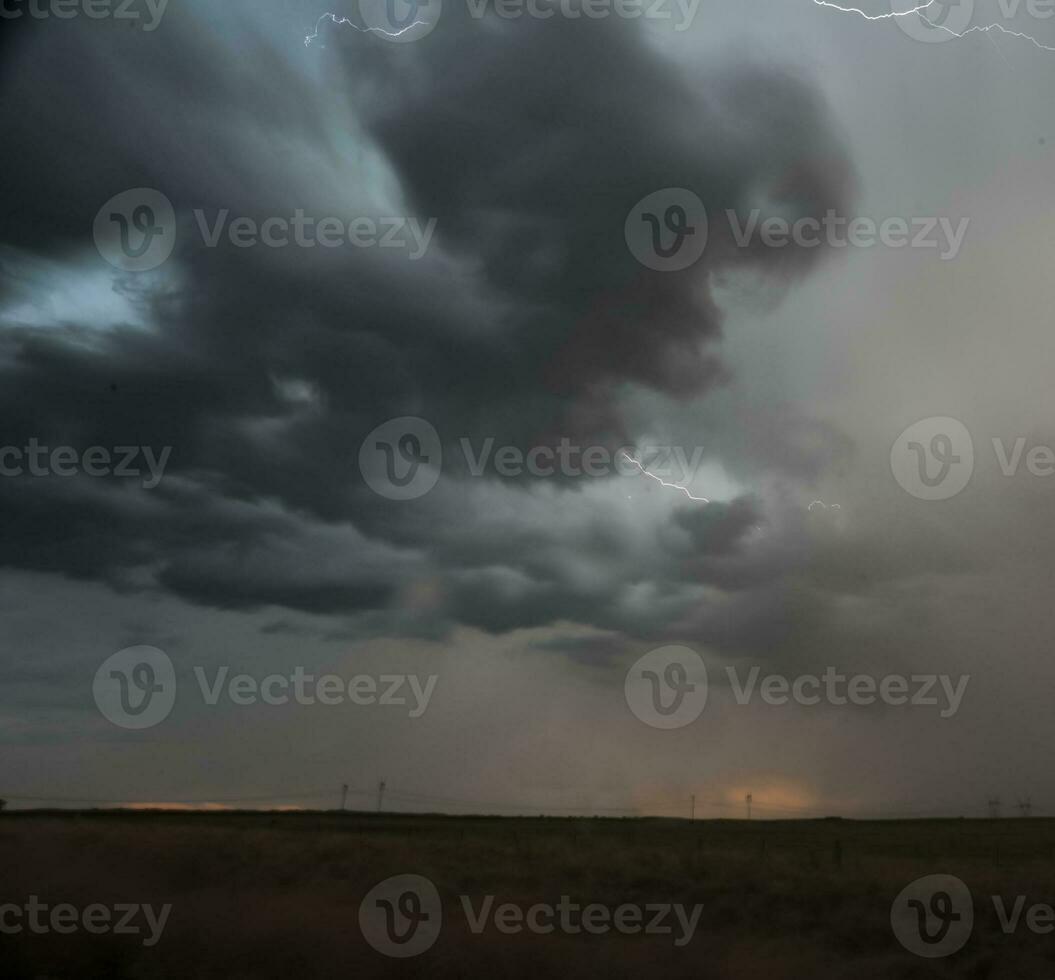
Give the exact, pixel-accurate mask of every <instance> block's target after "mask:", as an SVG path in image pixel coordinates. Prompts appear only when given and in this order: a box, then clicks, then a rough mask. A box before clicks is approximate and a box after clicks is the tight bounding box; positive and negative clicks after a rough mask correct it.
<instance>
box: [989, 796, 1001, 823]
mask: <svg viewBox="0 0 1055 980" xmlns="http://www.w3.org/2000/svg"><path fill="white" fill-rule="evenodd" d="M999 816H1000V797H999V796H994V797H992V798H991V799H990V800H989V819H990V820H996V819H997V818H998V817H999Z"/></svg>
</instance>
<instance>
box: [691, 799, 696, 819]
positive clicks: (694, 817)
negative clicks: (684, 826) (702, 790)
mask: <svg viewBox="0 0 1055 980" xmlns="http://www.w3.org/2000/svg"><path fill="white" fill-rule="evenodd" d="M689 819H690V820H695V819H696V794H695V793H693V794H692V802H691V803H690V804H689Z"/></svg>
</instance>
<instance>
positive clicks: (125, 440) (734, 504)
mask: <svg viewBox="0 0 1055 980" xmlns="http://www.w3.org/2000/svg"><path fill="white" fill-rule="evenodd" d="M297 8H298V5H291V4H284V3H279V2H275V3H272V4H266V3H265V4H261V3H259V2H254V3H252V4H249V3H230V4H225V5H224V9H223V10H222V11H221V10H217V9H215V5H209V4H206V3H204V2H194V3H186V4H182V5H180V7H179V8H178V9H177V8H176V7H175V6H173V8H172V9H170V10H168V12H167V15H166V19H165V22H164V24H163V26H162V28H161V29H159V30H157V31H155V32H152V33H150V34H148V35H144V34H142V33H140V32H135V31H131V32H124V33H123V32H118V31H113V30H109V31H105V30H101V29H99V28H100V25H95V24H82V23H80V22H77V23H70V24H69V25H63V26H64V27H68V29H67V30H64V31H63V32H62V33H61V34H59V33H58V32H52V33H51V34H49V36H48V37H46V38H45V37H44V36H43V34H42V33H41V32H37V34H35V35H34V34H30V35H29V36H27V37H26V38H25V40H24V41H23V42H22V43H21V44H20V46H18V47H16V48H15V49H14V50H13V52H12V54H13V61H12V63H11V64H9V67H8V70H7V73H6V78H5V84H6V85H7V86H8V90H9V96H10V97H9V99H8V100H6V101H5V104H4V106H3V107H0V124H2V125H3V128H4V131H5V133H7V134H8V138H9V140H10V141H11V142H12V143H13V144H16V145H19V146H20V147H22V149H21V150H20V152H19V154H18V155H17V156H16V157H15V158H14V159H13V160H12V161H11V162H10V167H9V168H8V170H7V172H6V174H5V178H6V179H5V181H4V182H3V185H2V186H0V199H2V203H3V208H4V211H5V213H6V214H7V215H8V219H7V221H6V222H5V227H4V234H3V245H4V251H3V253H2V254H3V258H2V265H0V339H2V345H0V351H2V354H0V371H2V380H3V384H2V385H0V415H2V417H3V418H4V420H5V423H4V427H3V429H4V433H5V435H6V438H5V439H4V440H3V441H4V443H5V444H11V445H21V444H23V443H24V441H25V440H26V439H27V438H29V437H30V436H35V437H36V438H38V439H39V440H40V441H41V442H43V443H48V444H50V445H60V444H61V445H71V446H75V447H76V446H88V445H99V446H118V445H151V446H171V447H172V452H171V459H170V461H169V463H168V469H167V471H166V475H165V478H164V480H163V481H162V482H161V484H160V485H159V486H158V487H157V488H154V489H152V490H150V491H149V492H147V491H143V490H142V489H139V488H135V487H130V486H127V485H123V484H121V483H120V482H119V481H104V480H100V479H92V478H89V477H85V476H83V475H81V476H78V477H76V478H70V479H67V480H52V481H50V482H49V481H45V480H31V479H17V480H16V479H4V480H0V501H2V505H3V507H4V509H5V512H6V514H7V515H8V522H7V526H8V531H7V540H6V541H5V547H4V549H3V559H4V562H5V563H6V565H7V566H8V567H13V568H19V569H32V570H36V571H48V572H54V573H60V574H63V575H66V576H71V577H76V578H84V579H90V580H98V581H103V582H106V583H109V584H110V585H112V586H113V587H115V588H119V589H124V590H128V589H132V590H140V589H142V590H165V591H169V592H171V593H174V594H177V595H179V596H181V597H183V598H185V599H188V600H190V601H192V602H195V603H199V604H204V605H208V606H214V607H217V608H222V609H226V608H239V609H249V608H255V607H258V606H275V607H284V608H286V609H289V610H299V611H306V612H311V613H330V614H334V615H337V616H341V617H346V618H351V619H354V618H355V617H356V616H358V615H361V614H373V615H374V618H373V619H372V620H371V629H373V630H378V629H381V630H382V631H383V630H391V631H393V632H400V631H413V632H428V631H435V630H437V629H439V630H444V629H453V628H454V627H455V626H457V625H458V624H464V625H469V626H475V627H480V628H482V629H485V630H489V631H494V632H501V631H506V630H512V629H516V628H521V627H529V626H547V625H552V624H554V623H558V622H559V623H566V624H579V625H581V626H583V627H588V628H590V629H597V630H601V631H607V632H606V633H605V634H604V635H606V636H610V637H612V638H613V639H612V642H611V644H608V643H604V642H602V643H596V642H594V641H591V642H590V643H589V644H586V646H585V647H584V649H585V650H586V653H584V654H583V656H586V657H588V656H592V655H593V653H594V652H598V651H599V652H600V653H599V655H601V656H603V655H604V651H606V650H616V649H618V648H619V647H620V643H621V642H622V641H621V640H620V639H619V638H621V637H623V638H625V637H641V638H644V637H653V638H654V637H661V636H664V635H668V634H670V633H671V632H677V630H678V627H677V625H676V624H678V623H682V624H685V623H687V622H690V621H692V622H695V621H696V620H697V619H698V618H700V617H702V619H703V620H704V621H706V618H707V617H706V615H705V614H704V613H703V612H702V610H704V609H706V608H710V607H709V606H708V602H707V596H708V595H710V596H713V595H714V594H715V593H714V590H719V591H722V592H725V591H727V592H729V593H735V592H737V591H739V590H743V589H753V588H757V587H763V588H769V587H775V586H772V583H774V582H776V581H778V580H780V579H781V578H782V577H783V576H784V575H786V574H787V572H788V568H787V562H786V561H785V560H784V559H786V556H787V550H786V548H787V547H790V546H786V547H785V549H784V550H782V546H781V544H780V541H781V540H784V541H785V543H786V539H783V538H781V536H780V534H782V533H783V532H780V534H778V533H777V532H773V537H772V538H771V540H770V541H769V543H768V544H765V545H763V546H759V548H757V549H756V550H754V551H752V552H751V554H748V553H747V551H746V550H745V549H746V544H745V542H746V541H747V540H748V539H749V538H750V537H751V536H752V535H755V534H757V533H758V529H759V528H760V526H761V525H763V524H764V523H765V522H766V521H765V518H764V516H763V514H762V502H761V501H760V500H759V499H757V498H755V497H753V496H752V495H751V494H750V492H746V491H745V492H744V494H743V495H742V496H741V497H740V498H739V499H736V500H733V501H728V502H724V503H723V502H720V501H715V502H714V503H712V504H711V505H709V506H705V507H701V506H700V505H699V504H696V503H692V502H690V501H686V500H685V499H684V497H682V496H679V495H678V494H676V493H674V494H671V493H669V492H668V490H667V489H666V488H664V487H661V486H648V485H646V484H647V482H648V481H643V480H639V481H638V482H637V483H635V484H633V487H634V489H633V492H632V493H628V492H627V490H626V487H627V478H625V477H618V476H611V477H609V478H598V479H588V480H583V479H572V478H561V477H558V478H555V479H548V480H546V479H538V478H536V477H533V476H531V475H530V474H528V475H523V476H520V477H517V478H503V477H499V476H497V475H494V474H490V473H488V474H485V475H484V476H482V477H471V476H470V475H469V474H468V473H467V472H466V471H465V469H464V468H459V467H458V465H457V462H456V459H457V454H456V453H454V452H448V453H447V457H448V459H449V460H450V461H451V462H450V464H449V467H448V469H447V470H446V471H445V474H444V476H443V478H442V479H441V480H440V482H439V484H438V486H437V487H436V489H435V490H433V491H432V492H431V493H430V494H428V495H427V496H424V497H422V498H420V499H418V500H415V501H411V502H402V503H394V502H393V501H391V500H386V499H384V498H382V497H379V496H377V495H376V494H374V493H373V492H372V491H371V490H370V489H369V487H367V486H366V485H365V484H364V482H363V479H362V476H361V474H360V473H359V470H358V468H357V463H356V460H357V452H358V447H359V445H360V443H361V442H362V440H363V438H364V437H365V436H366V434H367V433H369V432H370V431H371V430H372V429H373V428H375V427H376V426H377V425H378V424H380V423H381V422H383V421H385V420H386V419H388V418H392V417H398V416H402V415H415V416H421V417H423V418H425V419H427V420H428V421H429V422H430V423H431V424H432V425H433V426H435V428H436V430H437V431H438V432H439V433H440V437H441V439H442V440H443V443H444V446H445V448H446V449H448V450H450V449H452V448H453V447H455V446H456V445H457V442H458V440H459V439H461V438H465V439H468V440H470V441H472V442H473V443H474V444H481V443H482V442H483V441H485V440H486V439H488V438H490V439H493V440H494V441H495V443H496V444H498V445H505V444H511V445H517V446H521V447H529V446H533V445H544V446H555V445H556V444H557V443H558V441H559V440H560V439H562V438H570V439H572V440H575V441H577V442H578V443H579V444H581V445H590V444H593V445H599V446H603V447H607V448H608V449H609V450H610V451H614V450H615V449H616V448H617V447H619V446H622V445H625V444H627V442H628V441H633V440H635V439H636V438H638V437H639V436H640V435H641V434H642V433H641V431H640V429H639V428H637V426H638V421H634V422H631V421H629V420H628V418H627V415H626V412H625V410H624V405H623V397H624V395H625V393H626V392H627V391H630V390H643V391H648V392H652V393H654V394H655V395H656V396H657V397H658V398H659V399H660V401H668V402H671V403H680V404H686V403H692V402H693V400H695V399H701V398H703V397H704V396H706V395H707V394H708V393H709V392H710V391H712V390H713V389H714V388H715V387H716V386H719V385H721V384H722V383H723V381H724V380H725V379H727V377H728V370H727V368H726V367H725V366H724V365H723V361H722V357H721V344H720V336H721V323H722V317H721V312H720V308H719V304H718V302H717V301H716V299H715V297H714V294H713V292H712V287H713V284H714V281H715V280H716V279H717V278H720V277H721V276H723V275H725V274H727V273H738V272H740V271H743V270H749V271H751V272H752V273H753V274H756V275H758V276H761V277H764V278H772V279H773V280H776V281H778V282H786V281H789V280H790V279H791V278H792V277H795V276H799V275H803V274H806V273H808V271H809V269H810V267H811V265H812V264H814V263H816V262H817V261H819V259H820V256H819V254H818V253H817V252H816V251H804V250H798V249H790V250H773V249H764V248H761V247H753V248H740V247H737V246H736V243H735V242H734V241H733V240H732V239H731V237H730V235H729V233H728V229H725V228H724V226H723V225H722V224H721V222H718V221H715V222H712V227H711V228H710V234H709V241H708V244H707V248H706V250H705V252H704V254H703V256H702V258H701V259H700V260H699V262H698V263H696V264H695V265H694V266H693V267H692V268H691V269H690V270H687V271H684V272H679V273H665V272H659V271H654V270H652V269H649V268H646V267H645V266H643V265H642V264H640V263H639V262H638V261H637V260H635V258H634V257H633V255H631V253H630V251H629V250H628V248H627V245H626V243H625V241H624V238H623V222H624V219H625V217H626V215H627V213H628V212H629V211H630V210H631V209H632V208H633V207H634V205H635V203H636V202H638V201H639V200H641V199H642V198H643V197H645V196H646V195H648V194H650V193H653V192H655V191H657V190H660V189H663V188H669V187H684V188H689V189H691V190H693V191H694V193H696V194H697V195H698V196H699V198H700V200H701V201H702V202H703V204H704V206H705V207H706V209H707V213H708V214H711V215H722V214H723V213H724V212H725V211H727V210H734V211H736V212H737V213H745V212H746V211H747V210H749V209H750V208H752V207H755V206H757V205H758V203H759V202H760V201H766V202H769V203H770V204H771V205H772V206H774V207H780V208H783V209H784V210H785V211H788V210H790V211H792V212H794V213H796V214H801V215H820V214H822V213H823V212H824V211H826V210H827V209H829V208H837V209H844V208H845V207H846V205H847V202H848V200H849V197H850V195H851V193H852V184H853V182H852V176H851V174H852V168H851V165H850V162H849V160H848V157H847V154H846V152H845V150H844V148H843V147H842V145H841V143H840V140H839V138H838V135H837V133H836V131H835V129H834V127H833V126H832V124H831V121H830V119H829V115H828V112H827V110H826V108H825V105H824V103H823V101H822V100H821V99H820V98H819V96H818V95H817V93H816V92H815V90H814V89H813V88H812V86H811V84H810V83H809V82H808V81H807V80H805V79H804V78H802V77H800V76H799V75H798V74H796V73H795V72H792V71H791V70H785V69H782V68H780V67H779V66H772V65H769V64H764V63H761V62H759V63H757V64H752V63H751V62H750V61H746V62H745V61H743V60H740V61H736V62H734V61H732V60H729V61H728V62H726V63H718V64H713V65H706V66H700V67H698V68H695V69H693V70H692V72H689V71H687V70H685V69H684V68H681V67H678V66H676V65H675V64H674V63H673V62H669V61H667V60H665V59H664V57H662V56H661V55H660V54H658V53H657V51H656V50H655V49H654V48H653V46H652V45H651V44H650V43H649V41H648V39H647V37H646V36H644V35H643V34H642V32H641V31H640V30H639V29H638V27H637V26H636V25H635V24H633V23H632V22H630V23H627V22H624V21H620V20H617V19H609V20H604V21H581V20H580V21H562V20H560V19H550V20H536V19H531V18H524V19H521V20H519V21H517V22H515V23H509V22H504V21H498V20H496V19H495V18H493V17H485V18H483V19H475V18H472V17H470V16H469V15H468V13H467V12H466V11H464V10H461V9H459V7H458V6H457V5H454V4H450V5H448V9H445V10H444V15H443V19H442V21H441V22H440V23H439V24H438V26H437V27H436V29H435V30H434V31H433V32H431V33H430V34H429V36H428V37H427V38H423V39H422V40H420V41H419V42H415V43H410V44H387V43H384V42H383V41H380V40H378V39H377V38H373V37H370V36H368V35H363V34H360V33H359V32H356V31H348V30H344V31H342V30H341V28H340V26H339V25H336V24H332V23H323V24H322V25H321V31H320V38H319V43H315V44H313V45H310V46H307V47H305V46H304V45H303V44H302V43H300V38H301V36H302V35H303V30H302V28H303V26H304V18H305V14H304V11H302V10H298V9H297ZM134 187H152V188H156V189H158V190H160V191H162V192H163V193H164V194H165V195H166V196H168V197H169V198H170V199H171V201H172V202H173V204H174V206H175V209H176V212H177V215H178V222H179V234H178V239H177V245H176V249H175V252H174V254H173V256H172V258H171V259H170V260H169V261H168V262H167V263H166V264H165V265H164V266H162V267H161V268H160V269H159V270H156V271H155V272H152V273H144V274H142V275H140V276H137V275H136V274H120V273H116V272H114V271H113V270H109V269H108V267H106V266H105V265H104V263H102V260H101V259H100V257H99V255H98V254H97V253H96V252H95V251H94V249H93V248H92V244H91V238H90V229H91V227H92V221H93V219H94V216H95V213H96V212H97V210H98V209H99V207H100V205H101V204H102V203H103V202H105V201H106V200H108V199H109V198H111V197H112V196H113V195H115V194H117V193H119V192H121V191H122V190H125V189H128V188H134ZM29 198H32V199H33V205H32V207H28V206H27V205H26V204H25V202H26V200H27V199H29ZM195 209H198V210H200V211H202V212H203V213H205V214H207V215H209V216H210V219H209V220H210V221H212V220H213V217H212V216H215V215H216V214H218V213H219V212H221V211H222V210H224V209H226V211H227V212H229V214H230V215H231V216H248V217H252V218H253V219H254V220H256V221H258V222H259V221H262V220H264V219H265V218H266V217H267V216H271V215H278V216H287V217H288V216H290V215H293V214H295V212H296V211H297V210H298V209H301V210H302V211H304V212H307V213H309V214H315V215H341V216H344V217H345V218H346V219H347V218H351V217H352V216H354V215H357V214H359V215H362V214H374V215H377V214H390V215H405V216H408V217H409V216H413V217H415V218H416V219H418V220H420V221H422V222H425V221H428V220H430V219H435V221H436V224H435V234H434V236H433V238H432V240H431V244H430V247H429V249H428V251H427V254H425V255H423V256H422V257H421V258H420V259H418V260H416V261H412V262H411V261H407V260H406V257H405V256H402V255H395V254H392V253H391V252H386V251H385V250H383V249H374V250H366V249H362V250H356V249H350V248H341V249H326V248H321V247H316V248H310V249H309V248H284V249H270V248H265V247H257V248H246V249H239V248H236V247H232V246H230V245H229V244H228V243H226V242H225V241H224V240H223V239H221V241H220V242H219V244H218V246H217V247H215V248H208V247H205V245H204V244H203V242H202V240H201V237H200V236H199V237H195V234H194V219H193V218H192V217H191V214H192V212H193V210H195ZM104 274H105V275H106V277H107V278H106V280H105V282H106V283H107V285H108V289H107V290H102V291H101V292H102V294H103V295H104V297H109V299H107V300H106V301H105V302H104V301H103V300H100V301H99V302H98V303H96V304H95V305H94V306H93V307H92V308H91V310H90V311H86V310H80V309H78V308H77V306H76V304H70V303H66V304H62V305H59V306H55V305H54V304H52V305H50V306H49V303H48V302H47V298H48V296H49V295H57V293H58V291H60V290H61V287H62V283H63V281H66V280H68V278H69V277H70V276H82V277H86V278H87V279H91V278H92V277H96V279H97V278H98V277H100V276H103V275H104ZM89 314H90V315H89ZM700 405H701V406H703V405H704V402H702V401H701V402H700ZM700 411H701V412H705V408H703V407H701V408H700ZM783 451H784V452H785V453H787V454H788V457H789V458H788V459H787V460H786V461H785V462H780V461H779V460H778V461H777V464H776V465H778V466H779V467H780V468H781V470H782V472H784V473H785V474H786V475H787V477H788V478H789V479H792V480H794V479H796V478H798V477H799V476H800V475H801V469H802V466H803V458H804V457H803V456H802V455H801V454H795V453H789V452H788V450H787V448H786V447H785V448H784V450H783ZM704 492H705V491H704ZM789 533H791V532H789ZM793 533H798V532H793ZM782 556H783V557H782ZM423 595H427V596H428V601H425V602H423V601H421V597H422V596H423ZM377 616H380V617H381V618H382V620H383V624H384V625H382V626H379V625H378V622H379V621H378V619H377ZM686 617H688V619H686ZM672 624H675V625H672ZM554 642H555V643H556V644H557V646H559V645H560V641H554ZM577 642H579V645H580V646H582V642H583V641H577ZM569 644H571V645H574V643H572V641H571V640H569Z"/></svg>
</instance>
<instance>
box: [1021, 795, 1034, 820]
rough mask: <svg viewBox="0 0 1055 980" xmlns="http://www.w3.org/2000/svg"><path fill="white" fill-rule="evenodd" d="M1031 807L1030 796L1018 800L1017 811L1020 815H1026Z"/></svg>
mask: <svg viewBox="0 0 1055 980" xmlns="http://www.w3.org/2000/svg"><path fill="white" fill-rule="evenodd" d="M1032 809H1033V800H1032V799H1031V798H1030V797H1028V796H1027V797H1026V798H1025V799H1024V800H1019V801H1018V812H1019V815H1020V816H1023V817H1028V816H1029V815H1030V812H1031V811H1032Z"/></svg>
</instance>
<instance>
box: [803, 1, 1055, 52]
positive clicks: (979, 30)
mask: <svg viewBox="0 0 1055 980" xmlns="http://www.w3.org/2000/svg"><path fill="white" fill-rule="evenodd" d="M813 2H814V3H815V4H816V5H817V6H818V7H831V8H832V9H833V10H839V11H841V12H842V13H844V14H860V15H861V16H862V17H863V18H864V19H865V20H890V18H891V17H909V16H911V15H912V14H918V15H919V18H920V20H923V21H926V22H927V23H928V24H930V26H931V27H934V28H937V29H938V30H939V31H945V33H946V34H949V35H951V36H952V37H957V38H963V37H967V35H968V34H988V33H990V32H991V31H999V32H1000V33H1001V34H1006V35H1007V36H1008V37H1017V38H1021V39H1022V40H1024V41H1029V43H1030V44H1032V45H1033V46H1034V47H1037V48H1040V50H1041V51H1055V47H1049V46H1048V45H1046V44H1041V43H1040V41H1038V40H1037V39H1036V38H1035V37H1033V36H1032V35H1030V34H1022V33H1020V32H1019V31H1010V30H1008V29H1007V28H1006V27H1001V26H1000V25H999V24H986V25H984V26H982V25H978V26H975V27H968V28H967V30H965V31H963V32H957V31H954V30H953V29H952V28H951V27H946V26H945V25H944V24H935V23H934V21H932V20H928V19H927V18H926V17H924V16H923V11H924V10H926V9H927V8H928V7H933V6H934V4H935V3H938V2H939V0H929V2H928V3H925V4H922V5H921V6H919V7H912V8H911V9H910V10H894V11H891V12H890V13H889V14H866V13H865V12H864V11H863V10H859V9H858V8H857V7H840V6H839V5H838V4H837V3H830V2H829V0H813Z"/></svg>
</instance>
